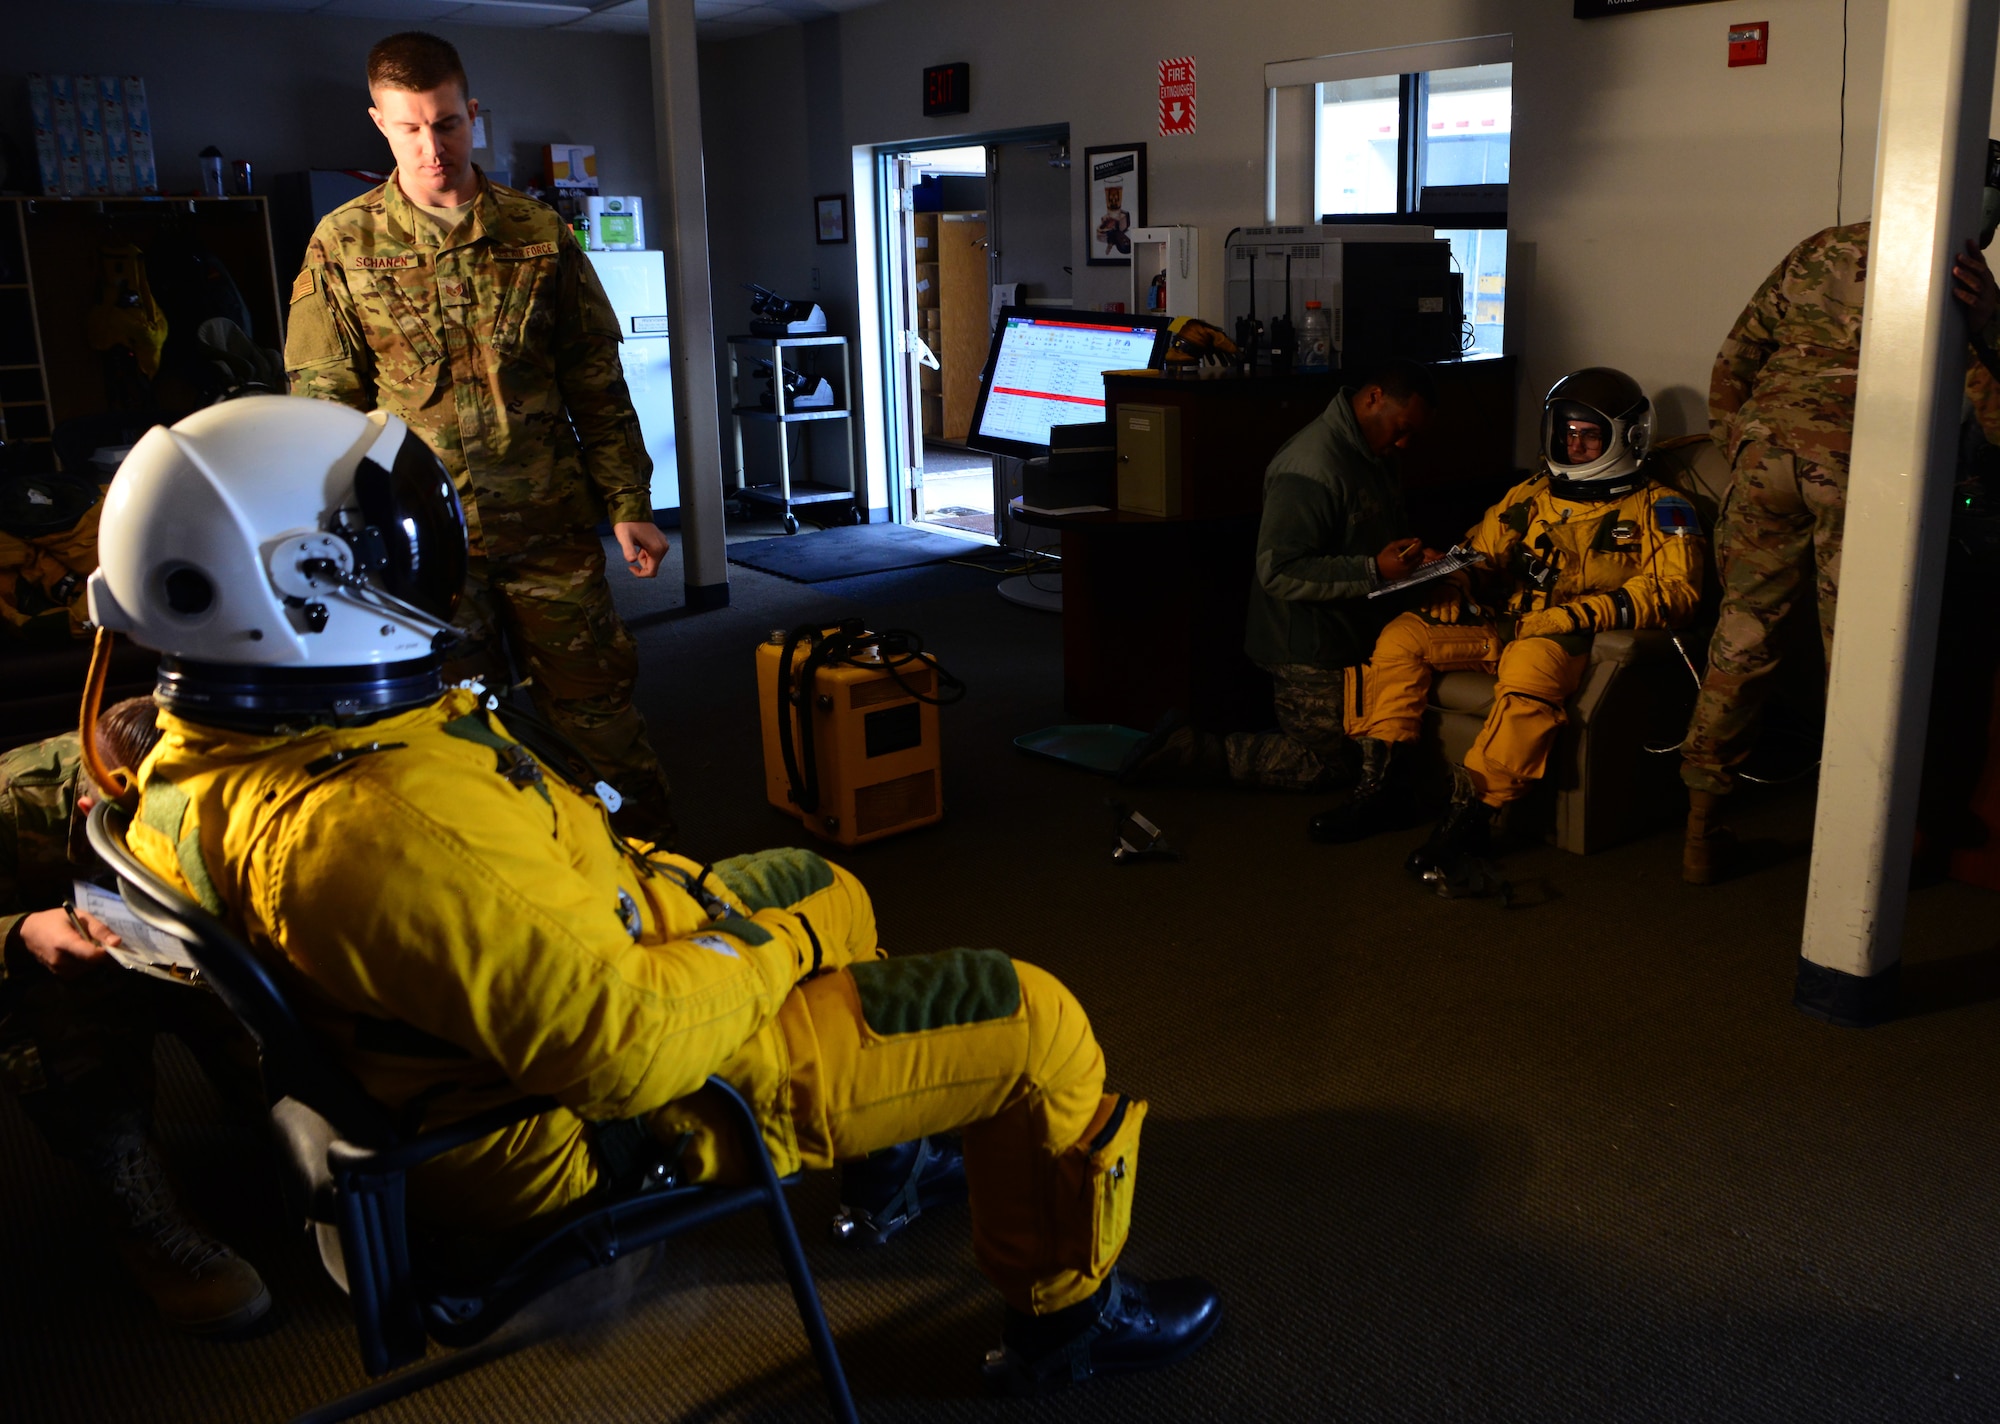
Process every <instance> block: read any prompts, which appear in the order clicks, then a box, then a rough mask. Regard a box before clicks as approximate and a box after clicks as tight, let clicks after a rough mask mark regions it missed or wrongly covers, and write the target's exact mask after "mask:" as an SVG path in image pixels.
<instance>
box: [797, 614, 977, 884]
mask: <svg viewBox="0 0 2000 1424" xmlns="http://www.w3.org/2000/svg"><path fill="white" fill-rule="evenodd" d="M964 693H965V686H964V684H963V683H961V682H959V681H958V679H957V678H955V677H953V676H952V675H951V674H950V673H948V672H946V671H945V670H944V669H943V668H941V667H940V666H938V662H937V659H936V658H934V657H932V656H930V655H929V654H927V653H925V652H923V651H922V649H921V643H920V640H918V639H917V638H916V636H915V635H914V634H911V633H907V632H901V631H896V630H892V631H890V632H886V633H870V632H865V631H863V630H862V629H861V627H860V626H859V625H858V624H848V625H845V626H842V627H838V628H818V627H812V628H800V629H797V630H796V631H794V632H791V633H786V632H783V631H782V630H780V631H777V632H774V633H772V634H771V636H770V637H769V638H768V639H767V640H766V641H765V642H763V643H762V644H760V645H759V646H758V648H757V702H758V705H759V706H760V707H762V709H763V717H762V720H763V728H764V794H765V795H766V796H767V797H768V798H769V800H770V802H771V804H772V805H773V806H776V807H777V808H778V809H779V810H780V811H786V812H789V813H790V814H792V815H794V816H797V817H798V818H799V819H800V820H801V821H803V822H805V824H806V826H807V828H808V829H810V830H811V831H813V832H814V833H815V834H816V835H820V836H824V837H825V838H826V839H828V840H831V841H838V842H839V843H840V844H842V845H859V844H861V843H862V842H863V841H874V840H880V839H881V838H882V837H884V836H893V835H895V834H897V833H898V832H899V831H909V830H914V829H916V828H917V827H918V826H928V825H930V824H931V823H932V822H934V821H937V820H940V819H942V818H943V816H944V795H943V788H942V786H941V785H940V780H939V775H940V773H939V758H938V707H939V705H940V703H943V702H955V701H957V700H958V698H959V697H962V696H963V695H964Z"/></svg>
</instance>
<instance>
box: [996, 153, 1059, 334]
mask: <svg viewBox="0 0 2000 1424" xmlns="http://www.w3.org/2000/svg"><path fill="white" fill-rule="evenodd" d="M999 169H1000V241H1001V243H1002V244H1003V247H1002V250H1001V253H1000V280H1001V281H1003V282H1019V283H1020V284H1021V295H1022V296H1023V297H1024V298H1027V297H1033V298H1038V299H1039V298H1060V299H1062V300H1064V301H1067V300H1068V299H1069V295H1070V286H1071V282H1070V273H1069V270H1068V269H1069V266H1070V209H1069V201H1070V193H1069V187H1070V171H1071V170H1069V169H1066V168H1051V167H1049V153H1048V149H1047V148H1046V147H1042V148H1030V147H1029V146H1028V145H1027V144H1025V143H1003V144H1001V145H1000V165H999Z"/></svg>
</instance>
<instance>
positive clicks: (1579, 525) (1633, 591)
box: [1465, 470, 1708, 633]
mask: <svg viewBox="0 0 2000 1424" xmlns="http://www.w3.org/2000/svg"><path fill="white" fill-rule="evenodd" d="M1465 542H1466V543H1467V544H1468V545H1470V546H1471V547H1472V548H1474V549H1477V550H1478V551H1479V552H1480V553H1482V554H1484V555H1485V556H1486V564H1485V567H1484V568H1483V569H1482V570H1481V571H1480V582H1481V583H1482V584H1483V585H1485V587H1486V589H1487V590H1488V596H1489V597H1495V598H1497V599H1499V600H1503V604H1502V606H1503V607H1504V608H1505V610H1506V611H1507V612H1509V613H1517V614H1518V613H1534V612H1539V611H1540V610H1542V609H1548V608H1560V609H1564V610H1567V612H1568V614H1569V619H1570V622H1571V623H1572V624H1574V625H1575V626H1574V628H1573V630H1572V631H1575V632H1579V633H1601V632H1605V631H1607V630H1609V629H1613V628H1678V627H1681V626H1683V625H1684V624H1686V623H1687V622H1688V620H1689V619H1690V618H1691V617H1693V615H1694V613H1695V610H1696V608H1697V606H1698V605H1699V604H1700V602H1701V583H1702V576H1703V572H1704V569H1705V566H1706V565H1707V563H1708V541H1707V540H1706V539H1704V538H1703V537H1702V533H1701V521H1700V519H1699V518H1698V517H1697V515H1696V513H1695V508H1694V506H1693V505H1692V504H1690V503H1688V501H1687V500H1686V498H1684V497H1683V496H1681V495H1680V494H1677V493H1676V492H1675V491H1673V490H1672V489H1669V488H1668V487H1667V486H1665V485H1662V484H1655V483H1652V482H1650V481H1649V482H1647V483H1645V484H1642V485H1640V486H1639V487H1638V488H1637V489H1635V490H1633V491H1632V492H1631V493H1629V494H1626V495H1622V496H1616V497H1613V498H1610V499H1604V500H1595V501H1592V500H1578V499H1569V498H1565V497H1564V496H1563V495H1561V494H1558V493H1557V492H1556V491H1555V490H1554V489H1552V488H1551V487H1550V482H1549V476H1548V471H1547V470H1543V471H1542V472H1541V473H1540V474H1537V475H1535V476H1534V477H1533V478H1532V479H1528V480H1524V481H1522V482H1521V483H1520V484H1518V485H1516V486H1514V488H1513V489H1511V490H1509V491H1508V492H1507V494H1506V496H1505V497H1504V498H1503V499H1501V501H1500V502H1499V503H1498V504H1496V505H1494V506H1493V507H1492V508H1491V509H1489V510H1487V511H1486V517H1485V518H1484V519H1482V520H1480V521H1479V523H1478V524H1476V525H1474V526H1473V527H1472V529H1471V531H1470V532H1469V533H1467V535H1466V536H1465ZM1538 574H1539V575H1540V577H1539V581H1538V580H1537V575H1538Z"/></svg>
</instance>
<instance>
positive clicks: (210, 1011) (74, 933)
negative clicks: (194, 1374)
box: [0, 697, 271, 1332]
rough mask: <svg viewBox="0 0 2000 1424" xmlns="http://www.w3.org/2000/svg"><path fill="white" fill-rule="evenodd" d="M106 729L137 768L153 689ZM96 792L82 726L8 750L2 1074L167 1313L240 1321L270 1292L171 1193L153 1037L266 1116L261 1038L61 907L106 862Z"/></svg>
mask: <svg viewBox="0 0 2000 1424" xmlns="http://www.w3.org/2000/svg"><path fill="white" fill-rule="evenodd" d="M98 739H99V743H100V745H101V746H102V747H103V748H104V749H105V750H106V752H107V753H108V754H109V755H110V757H111V759H112V761H113V762H114V763H122V764H124V765H126V766H137V765H138V763H139V762H140V761H142V760H143V759H144V756H145V753H146V751H147V750H148V749H150V748H151V746H152V744H153V743H154V742H155V741H157V740H158V739H159V731H158V729H157V728H156V727H155V725H154V707H153V703H152V700H151V699H150V698H143V697H135V698H132V699H130V700H129V701H126V702H120V703H118V704H117V705H115V706H113V707H109V708H107V709H105V711H104V713H103V715H102V716H101V717H100V718H99V720H98ZM96 794H97V793H96V791H95V789H94V788H93V787H92V785H91V783H90V781H89V780H88V779H87V778H86V777H85V775H84V772H83V768H82V754H81V752H80V750H79V748H78V745H77V737H76V734H75V733H74V732H71V733H67V734H65V735H63V736H60V737H51V738H50V739H49V740H47V741H45V742H38V743H36V744H34V745H32V746H26V747H19V748H16V749H15V750H13V751H11V752H8V753H7V754H6V755H5V756H0V943H4V945H5V953H4V954H0V1082H5V1083H6V1085H7V1087H8V1089H9V1091H11V1092H12V1093H13V1094H14V1096H15V1098H16V1100H17V1101H18V1102H19V1103H20V1104H21V1108H22V1110H23V1111H24V1112H26V1113H27V1115H28V1117H29V1118H30V1119H31V1120H32V1121H33V1122H34V1124H35V1126H36V1127H37V1128H39V1129H40V1131H41V1133H42V1136H43V1137H44V1138H45V1139H46V1140H47V1142H48V1144H49V1146H50V1147H51V1148H52V1149H54V1150H55V1152H56V1153H57V1154H58V1155H60V1156H62V1157H65V1158H67V1159H68V1160H70V1161H71V1162H73V1163H74V1164H76V1166H77V1167H79V1168H80V1169H82V1171H83V1173H84V1175H85V1176H86V1177H87V1178H88V1179H89V1180H90V1183H91V1186H92V1188H93V1189H94V1192H95V1195H96V1196H97V1198H98V1201H99V1205H100V1206H101V1208H102V1210H103V1212H104V1214H105V1216H106V1217H107V1218H108V1219H109V1221H110V1223H111V1226H112V1229H113V1234H114V1237H115V1240H116V1244H117V1246H118V1252H119V1255H120V1256H121V1257H122V1258H123V1259H124V1261H125V1263H126V1265H127V1266H128V1267H129V1268H130V1270H131V1272H132V1274H133V1277H134V1278H135V1279H136V1280H137V1281H138V1283H139V1284H140V1286H141V1287H143V1288H144V1290H145V1291H146V1293H147V1294H148V1295H149V1296H151V1297H152V1298H153V1301H154V1303H155V1304H156V1305H157V1306H158V1307H159V1310H160V1313H161V1315H162V1316H163V1317H164V1318H165V1319H166V1320H167V1321H168V1322H169V1323H170V1324H173V1325H177V1326H179V1327H181V1328H182V1329H186V1330H194V1331H202V1332H208V1331H220V1330H231V1329H236V1328H239V1327H241V1326H244V1325H247V1324H249V1323H251V1322H252V1321H255V1320H256V1319H258V1318H259V1317H260V1316H262V1315H263V1314H264V1313H265V1311H267V1310H269V1309H270V1308H271V1293H270V1291H269V1290H267V1289H266V1288H265V1286H264V1282H263V1280H262V1279H261V1278H260V1277H259V1276H258V1274H257V1271H256V1268H255V1267H253V1266H251V1264H250V1263H249V1262H248V1261H245V1260H244V1259H243V1258H242V1257H241V1256H238V1255H237V1254H236V1253H235V1252H234V1251H231V1250H230V1249H229V1247H227V1246H225V1245H224V1244H223V1243H222V1242H220V1241H217V1240H215V1239H214V1238H213V1237H211V1236H209V1235H208V1234H207V1233H206V1232H205V1231H203V1230H202V1229H201V1227H199V1226H198V1225H196V1224H195V1223H194V1222H193V1221H191V1220H190V1219H189V1218H188V1217H187V1215H186V1214H185V1213H184V1212H183V1211H182V1210H181V1207H180V1205H179V1203H178V1201H177V1200H176V1199H175V1195H174V1190H173V1187H172V1185H171V1183H170V1182H169V1180H168V1176H167V1171H166V1167H165V1164H164V1163H163V1162H162V1161H161V1158H160V1153H159V1149H158V1148H157V1147H156V1146H155V1145H154V1143H153V1140H152V1132H151V1124H152V1115H153V1039H154V1036H155V1035H156V1034H158V1033H160V1032H171V1033H173V1034H175V1035H176V1036H177V1037H179V1038H180V1039H181V1040H182V1042H183V1043H185V1044H186V1045H187V1046H188V1048H189V1049H190V1050H192V1051H193V1052H194V1054H195V1055H196V1057H197V1059H198V1060H199V1061H200V1063H201V1064H202V1067H203V1068H204V1069H205V1070H207V1072H208V1075H209V1078H210V1080H211V1081H212V1082H213V1083H214V1084H215V1085H216V1087H217V1088H218V1089H219V1090H220V1091H222V1092H223V1093H224V1095H225V1096H226V1097H227V1098H229V1099H231V1100H233V1101H234V1102H235V1103H237V1104H238V1105H239V1106H245V1107H253V1108H255V1109H257V1110H258V1112H259V1115H261V1109H262V1101H261V1087H260V1085H259V1082H258V1074H257V1067H256V1050H255V1048H254V1047H253V1046H252V1045H251V1043H250V1040H249V1038H248V1036H247V1035H245V1034H244V1032H243V1031H242V1029H241V1028H239V1027H238V1026H237V1024H236V1020H235V1019H234V1018H233V1017H231V1015H230V1013H229V1011H228V1010H227V1009H225V1008H224V1007H223V1006H222V1003H221V1001H220V1000H218V999H216V998H215V997H214V996H213V995H211V994H209V993H208V992H207V991H205V990H202V989H198V988H190V987H182V986H179V985H174V984H166V983H162V982H161V981H159V980H157V979H152V978H148V977H147V976H146V975H143V974H139V973H135V972H133V971H130V970H126V969H123V968H120V967H119V966H118V965H117V964H116V963H114V962H112V961H111V960H110V959H109V957H108V956H107V955H106V953H105V950H104V947H103V945H104V943H105V942H109V943H111V944H114V945H115V944H117V943H118V940H117V937H116V936H115V935H113V934H112V933H111V931H110V930H109V929H107V928H106V927H105V925H104V924H103V923H102V922H101V921H99V920H98V919H96V918H95V917H94V916H92V915H91V914H90V913H89V912H88V911H85V910H78V911H76V912H75V919H72V918H71V915H70V912H69V911H68V910H67V909H65V908H60V907H62V906H64V905H65V902H67V901H68V900H69V898H70V882H71V880H72V879H74V878H75V877H77V876H79V875H83V876H88V875H90V874H91V873H93V872H94V871H96V870H98V869H100V868H101V867H99V865H98V862H97V858H96V857H95V856H94V855H92V854H91V852H90V848H89V845H88V844H87V843H86V842H85V840H84V838H83V820H84V817H85V815H86V814H88V811H89V808H90V804H91V798H92V797H93V796H95V795H96ZM79 930H81V931H84V933H80V932H79Z"/></svg>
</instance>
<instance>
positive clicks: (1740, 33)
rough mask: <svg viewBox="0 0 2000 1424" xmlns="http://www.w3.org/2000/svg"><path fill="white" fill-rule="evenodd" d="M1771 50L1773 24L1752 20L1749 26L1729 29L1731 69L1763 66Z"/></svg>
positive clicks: (1767, 21) (1732, 26) (1766, 21)
mask: <svg viewBox="0 0 2000 1424" xmlns="http://www.w3.org/2000/svg"><path fill="white" fill-rule="evenodd" d="M1770 49H1771V22H1770V21H1769V20H1752V21H1751V22H1750V23H1749V24H1747V25H1731V26H1730V27H1729V67H1730V68H1731V69H1740V68H1741V67H1742V66H1744V65H1746V64H1762V63H1764V61H1765V59H1766V57H1767V56H1768V55H1769V53H1770Z"/></svg>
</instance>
